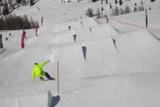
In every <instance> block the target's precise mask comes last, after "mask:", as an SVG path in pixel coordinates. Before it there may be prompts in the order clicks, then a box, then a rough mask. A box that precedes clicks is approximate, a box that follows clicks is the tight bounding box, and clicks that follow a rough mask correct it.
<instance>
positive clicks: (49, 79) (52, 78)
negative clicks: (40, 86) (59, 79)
mask: <svg viewBox="0 0 160 107" xmlns="http://www.w3.org/2000/svg"><path fill="white" fill-rule="evenodd" d="M55 79H56V78H53V77H52V78H51V79H47V80H43V81H52V80H55Z"/></svg>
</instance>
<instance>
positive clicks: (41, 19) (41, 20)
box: [41, 17, 43, 26]
mask: <svg viewBox="0 0 160 107" xmlns="http://www.w3.org/2000/svg"><path fill="white" fill-rule="evenodd" d="M41 25H42V26H43V17H42V19H41Z"/></svg>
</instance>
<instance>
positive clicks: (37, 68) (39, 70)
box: [32, 61, 49, 80]
mask: <svg viewBox="0 0 160 107" xmlns="http://www.w3.org/2000/svg"><path fill="white" fill-rule="evenodd" d="M48 62H49V61H46V62H44V63H42V64H39V65H34V70H33V72H32V79H33V80H34V79H35V75H36V76H38V77H43V76H44V75H45V74H46V73H45V72H44V71H43V70H42V67H43V66H44V65H45V64H46V63H48Z"/></svg>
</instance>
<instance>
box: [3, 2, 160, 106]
mask: <svg viewBox="0 0 160 107" xmlns="http://www.w3.org/2000/svg"><path fill="white" fill-rule="evenodd" d="M2 1H4V0H2ZM143 1H145V2H144V4H143V6H144V7H145V8H147V9H149V8H150V7H151V10H148V11H147V12H148V26H147V28H146V26H144V25H145V24H144V23H145V21H146V20H145V17H144V13H145V12H143V11H142V12H135V13H130V14H123V15H120V16H112V17H111V16H109V15H108V19H109V23H107V22H106V20H101V19H100V20H98V19H96V16H93V17H87V16H86V10H87V9H88V7H90V8H92V9H93V11H94V13H95V10H98V8H99V6H102V7H103V8H104V11H103V12H102V11H101V12H102V13H103V16H105V14H106V13H109V12H112V9H109V5H108V4H106V3H105V1H104V3H103V5H101V1H97V2H89V1H87V0H84V1H79V2H77V1H76V0H71V1H70V2H67V1H66V2H65V3H64V2H61V1H60V0H39V1H37V2H36V3H35V4H34V5H33V6H28V5H27V6H25V5H23V6H21V5H20V7H19V8H16V9H15V10H14V11H12V13H13V14H16V15H20V16H21V15H23V14H26V15H27V16H32V18H33V19H34V20H37V21H38V22H39V23H40V24H41V21H42V16H43V17H45V23H44V24H45V25H44V26H41V27H39V29H38V33H37V34H38V36H35V31H36V29H35V28H34V29H25V31H26V32H27V33H26V35H25V36H26V37H27V39H25V48H24V49H22V47H21V43H22V42H21V40H23V39H24V38H23V39H22V30H5V31H4V30H0V34H2V35H3V37H2V42H3V49H0V107H130V106H132V107H159V106H160V102H159V100H160V92H159V90H160V66H159V65H160V57H159V55H160V41H159V38H160V36H159V35H160V33H159V32H158V31H156V30H148V29H159V28H160V21H159V19H160V18H159V16H160V15H159V12H160V9H158V8H159V7H160V1H158V0H156V1H154V2H153V3H151V2H150V1H149V0H148V1H147V0H143ZM109 2H110V3H112V4H113V3H115V1H113V0H109ZM137 3H138V2H137ZM127 4H128V6H135V1H134V0H130V1H126V2H124V4H123V5H121V8H122V9H124V6H126V5H127ZM116 5H119V4H118V3H117V4H116ZM8 6H9V5H8ZM137 6H140V3H138V4H137ZM154 6H155V7H154ZM37 8H39V9H38V10H37ZM132 8H134V7H132ZM132 8H131V9H132ZM95 14H96V13H95ZM6 16H7V15H6ZM6 16H3V17H6ZM0 17H1V16H0ZM111 18H112V19H116V20H117V21H116V20H111ZM121 22H122V23H121ZM127 24H135V25H138V26H143V27H138V26H137V27H136V26H131V25H127ZM68 26H70V29H69V28H68ZM10 33H11V34H12V36H10V35H9V34H10ZM74 35H76V36H74ZM6 38H8V40H5V39H6ZM4 49H5V51H3V50H4ZM48 60H49V61H50V63H48V64H46V65H45V66H44V67H43V71H45V72H48V73H49V74H50V75H51V76H53V77H54V78H56V80H53V81H48V80H47V78H46V77H45V76H44V80H46V81H41V80H40V78H35V80H34V81H32V72H33V70H34V64H35V62H38V63H40V64H41V63H43V62H45V61H48ZM117 96H118V97H117Z"/></svg>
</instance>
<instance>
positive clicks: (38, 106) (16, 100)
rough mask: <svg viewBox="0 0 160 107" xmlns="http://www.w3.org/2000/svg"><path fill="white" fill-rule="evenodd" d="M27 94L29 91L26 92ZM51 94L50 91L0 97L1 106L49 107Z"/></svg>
mask: <svg viewBox="0 0 160 107" xmlns="http://www.w3.org/2000/svg"><path fill="white" fill-rule="evenodd" d="M27 94H29V93H27ZM51 102H52V95H51V93H50V91H48V92H42V93H41V94H40V93H39V94H37V95H27V96H26V95H25V96H18V97H11V96H10V97H9V98H4V99H0V105H1V107H50V105H51Z"/></svg>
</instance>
